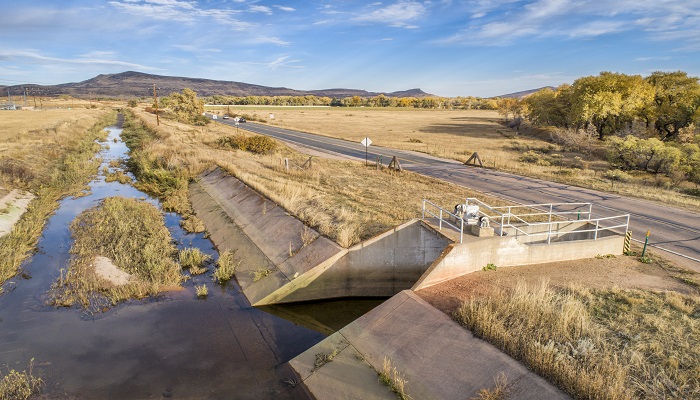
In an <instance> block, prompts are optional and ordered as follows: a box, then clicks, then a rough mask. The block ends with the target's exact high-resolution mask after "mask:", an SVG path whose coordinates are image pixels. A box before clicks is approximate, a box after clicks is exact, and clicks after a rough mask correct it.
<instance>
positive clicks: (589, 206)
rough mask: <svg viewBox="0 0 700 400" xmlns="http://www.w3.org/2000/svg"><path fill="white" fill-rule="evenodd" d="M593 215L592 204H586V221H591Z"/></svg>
mask: <svg viewBox="0 0 700 400" xmlns="http://www.w3.org/2000/svg"><path fill="white" fill-rule="evenodd" d="M592 213H593V203H588V220H589V221H590V220H591V214H592Z"/></svg>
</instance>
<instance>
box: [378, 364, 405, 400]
mask: <svg viewBox="0 0 700 400" xmlns="http://www.w3.org/2000/svg"><path fill="white" fill-rule="evenodd" d="M379 380H380V381H381V382H382V383H384V384H385V385H387V386H388V387H389V389H391V391H392V392H394V393H395V394H396V397H398V398H399V399H401V400H408V399H410V398H411V397H410V396H409V395H408V393H406V384H407V383H408V382H407V381H406V379H405V378H404V377H402V376H401V373H400V372H399V370H398V369H397V368H396V367H395V366H392V365H391V360H390V359H389V357H384V363H383V365H382V371H381V372H380V373H379Z"/></svg>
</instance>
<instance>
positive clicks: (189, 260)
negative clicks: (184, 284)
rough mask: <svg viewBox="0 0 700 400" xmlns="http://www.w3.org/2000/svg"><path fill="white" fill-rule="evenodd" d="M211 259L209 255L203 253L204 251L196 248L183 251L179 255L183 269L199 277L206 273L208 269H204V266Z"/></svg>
mask: <svg viewBox="0 0 700 400" xmlns="http://www.w3.org/2000/svg"><path fill="white" fill-rule="evenodd" d="M210 258H211V257H210V256H209V255H208V254H204V253H202V251H201V250H200V249H198V248H196V247H193V248H187V249H183V250H180V253H178V260H179V261H180V266H181V267H182V268H183V269H189V270H190V274H192V275H199V274H202V273H204V272H206V270H207V269H206V268H204V267H202V265H204V263H205V262H206V261H208V260H209V259H210Z"/></svg>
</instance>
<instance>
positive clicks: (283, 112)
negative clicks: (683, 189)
mask: <svg viewBox="0 0 700 400" xmlns="http://www.w3.org/2000/svg"><path fill="white" fill-rule="evenodd" d="M208 109H211V110H214V111H215V112H218V113H219V114H220V115H223V114H224V113H226V112H227V111H229V110H230V112H231V113H239V114H242V115H247V116H250V117H253V119H259V120H261V121H264V122H265V123H267V124H271V125H275V126H280V127H283V128H289V129H295V130H300V131H304V132H310V133H316V134H320V135H325V136H331V137H337V138H342V139H347V140H351V141H355V142H359V141H361V140H362V139H363V138H365V137H369V138H370V139H372V142H373V145H376V146H383V147H392V148H396V149H403V150H414V151H420V152H424V153H428V154H431V155H434V156H438V157H444V158H451V159H455V160H459V161H466V160H467V159H468V158H469V157H470V156H471V155H472V153H474V152H477V153H478V154H479V157H480V158H481V160H482V161H483V162H484V165H485V166H486V167H488V168H495V169H498V170H503V171H507V172H512V173H515V174H519V175H525V176H532V177H537V178H542V179H546V180H549V181H555V182H562V183H567V184H572V185H576V186H581V187H587V188H591V189H598V190H603V191H609V192H615V193H619V194H623V195H627V196H633V197H641V198H646V199H649V200H652V201H658V202H662V203H664V204H675V205H676V206H680V207H685V208H687V209H691V210H695V211H700V199H699V198H697V197H692V196H688V195H684V194H681V193H679V192H677V191H674V190H672V189H674V188H675V185H673V184H672V182H670V180H669V179H666V178H662V177H660V176H657V177H655V176H651V175H649V174H643V173H638V174H633V176H632V180H631V181H630V182H613V181H611V180H610V179H608V178H607V177H606V176H605V173H606V172H607V171H608V169H609V165H608V163H607V161H605V160H604V159H603V158H602V154H603V153H604V149H603V147H602V144H601V143H598V142H597V141H595V140H594V141H593V143H592V145H591V146H592V154H598V156H592V155H586V154H582V153H577V152H571V151H564V149H562V148H561V146H558V145H555V144H552V143H550V142H548V141H546V140H543V138H544V139H546V138H548V134H547V133H543V132H535V131H534V130H532V129H528V128H527V127H525V126H524V127H523V130H522V133H518V132H517V131H515V130H513V129H510V128H507V127H505V126H504V125H503V124H502V122H503V117H502V116H500V115H499V114H498V113H497V112H496V111H489V110H423V109H403V108H394V109H387V108H340V107H257V106H230V107H227V106H219V107H211V106H210V107H208ZM271 113H272V114H274V119H270V114H271ZM528 152H530V153H528ZM532 152H534V153H535V154H536V157H535V158H534V159H530V160H529V161H524V160H522V157H523V156H524V155H525V154H526V153H528V154H532ZM546 164H549V165H546Z"/></svg>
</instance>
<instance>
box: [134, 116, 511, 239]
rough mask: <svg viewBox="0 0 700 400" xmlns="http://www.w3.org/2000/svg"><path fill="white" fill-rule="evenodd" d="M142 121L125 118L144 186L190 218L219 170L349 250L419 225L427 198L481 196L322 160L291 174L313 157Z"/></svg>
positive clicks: (446, 200) (217, 128)
mask: <svg viewBox="0 0 700 400" xmlns="http://www.w3.org/2000/svg"><path fill="white" fill-rule="evenodd" d="M136 114H137V117H136V118H134V117H127V118H126V120H127V123H126V125H125V137H126V138H127V139H126V140H127V144H129V146H130V148H132V158H131V163H132V170H133V171H135V174H136V176H137V177H138V178H139V181H140V182H139V185H142V186H141V188H142V189H146V190H147V191H149V192H151V193H156V194H158V195H160V196H161V197H162V198H164V199H165V200H164V204H168V206H169V207H170V208H172V209H174V210H176V211H178V212H180V213H182V214H184V215H187V214H188V213H191V206H190V205H189V203H187V202H186V200H187V182H188V180H189V179H195V178H196V177H197V176H198V175H199V174H200V173H201V172H202V171H204V170H205V169H206V168H209V167H212V166H214V165H218V166H220V167H222V168H223V169H225V170H226V171H228V172H229V173H231V174H232V175H233V176H235V177H237V178H239V179H240V180H242V181H243V182H245V183H246V184H248V185H250V186H251V187H253V188H254V189H255V190H257V191H259V192H260V193H262V194H263V195H265V196H267V197H268V198H270V199H271V200H272V201H274V202H275V203H277V204H279V205H280V206H282V207H283V208H285V209H286V210H287V211H289V212H290V213H291V214H293V215H295V216H296V217H297V218H299V219H300V220H302V221H304V222H305V223H307V224H308V225H309V226H311V227H313V228H315V229H316V230H317V231H319V232H320V233H321V234H323V235H325V236H326V237H329V238H331V239H333V240H335V241H337V242H338V243H339V244H341V245H342V246H351V245H353V244H355V243H358V242H359V241H360V240H364V239H367V238H369V237H372V236H374V235H376V234H378V233H381V232H384V231H386V230H388V229H390V228H392V227H394V226H396V225H398V224H400V223H402V222H404V221H406V220H408V219H410V218H414V217H420V214H421V199H423V198H427V199H430V200H432V201H434V202H435V203H437V204H441V205H444V206H446V207H451V206H452V205H454V204H457V203H460V202H464V199H465V197H468V196H474V195H475V194H476V193H473V192H470V191H468V190H466V189H464V188H461V187H458V186H456V185H452V184H449V183H445V182H441V181H436V180H433V179H429V178H426V177H423V176H420V175H417V174H413V173H410V172H403V173H395V172H391V171H388V170H383V171H377V170H375V169H373V168H367V167H365V166H364V163H359V162H354V161H338V160H328V159H321V158H318V157H317V158H314V160H313V167H312V168H311V169H303V170H302V169H297V168H290V171H289V172H288V173H287V172H286V171H285V168H284V166H283V165H282V163H281V161H282V160H283V159H284V158H288V159H289V160H290V161H291V162H292V164H297V165H301V164H303V163H304V161H306V159H307V158H308V156H304V155H302V154H299V153H298V152H296V151H294V150H291V149H290V148H287V147H285V146H278V147H277V148H276V149H275V150H274V151H273V152H271V153H269V154H263V155H256V154H251V153H249V152H246V151H241V150H236V149H232V148H230V147H228V146H221V145H220V143H221V142H222V141H221V140H220V139H221V138H223V137H227V136H233V135H235V134H236V129H235V128H232V127H229V126H226V125H221V124H210V125H208V126H206V127H201V128H200V127H193V126H189V125H184V124H180V123H176V122H173V121H169V120H165V121H163V120H161V125H160V126H159V127H156V126H155V118H154V116H153V115H151V114H148V113H145V112H139V111H136ZM241 134H243V131H242V130H241ZM481 197H483V196H481ZM485 200H487V201H491V202H492V203H494V204H501V203H500V202H498V201H495V200H493V199H485Z"/></svg>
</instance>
